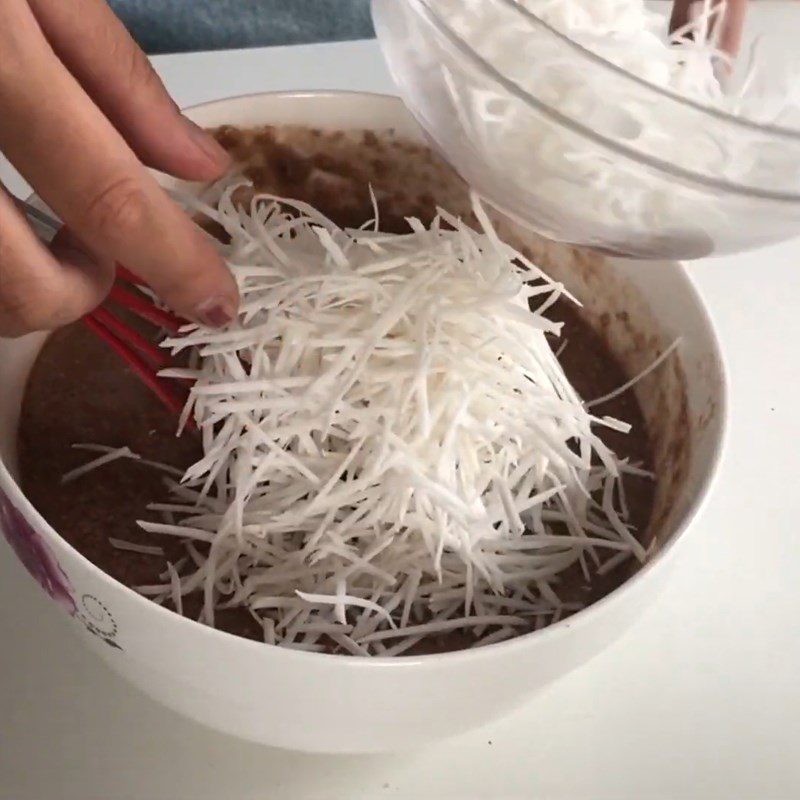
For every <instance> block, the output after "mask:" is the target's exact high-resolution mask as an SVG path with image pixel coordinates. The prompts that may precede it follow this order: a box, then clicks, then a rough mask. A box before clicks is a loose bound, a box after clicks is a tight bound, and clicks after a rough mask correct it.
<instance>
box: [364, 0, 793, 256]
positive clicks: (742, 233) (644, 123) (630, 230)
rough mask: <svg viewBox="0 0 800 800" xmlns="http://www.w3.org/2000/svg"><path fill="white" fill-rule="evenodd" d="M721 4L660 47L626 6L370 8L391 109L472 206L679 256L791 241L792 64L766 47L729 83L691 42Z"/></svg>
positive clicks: (722, 65) (636, 9)
mask: <svg viewBox="0 0 800 800" xmlns="http://www.w3.org/2000/svg"><path fill="white" fill-rule="evenodd" d="M663 5H664V6H665V7H666V4H663ZM695 5H697V6H700V7H701V8H702V7H703V4H702V3H699V4H695ZM723 6H724V4H717V3H715V2H711V0H708V2H706V3H705V12H704V13H705V14H706V15H707V17H708V19H706V20H705V21H704V22H703V24H698V26H697V29H696V30H693V31H684V36H683V38H682V40H681V41H679V42H678V43H677V45H675V46H673V45H671V44H670V43H669V41H668V39H667V19H666V15H665V14H662V13H659V14H656V13H655V12H653V10H652V8H653V6H647V5H646V4H645V3H643V2H641V0H636V2H631V3H615V2H605V0H603V2H598V3H585V2H582V0H575V1H574V2H564V3H549V4H548V3H541V2H537V0H524V2H517V1H516V0H478V2H460V0H436V1H435V2H434V1H433V0H410V2H407V3H395V2H392V0H374V2H373V4H372V8H373V16H374V19H375V25H376V29H377V32H378V38H379V40H380V42H381V47H382V49H383V52H384V55H385V56H386V60H387V62H388V64H389V67H390V70H391V72H392V75H393V77H394V79H395V82H396V83H397V85H398V87H399V89H400V92H401V94H402V96H403V99H404V100H405V102H406V103H407V105H408V107H409V108H410V109H411V111H412V112H413V114H414V115H415V117H416V118H417V119H418V120H419V122H420V123H421V125H422V127H423V128H424V129H425V131H426V133H427V135H428V136H429V137H430V140H431V141H432V142H433V143H434V144H435V146H436V147H437V149H438V150H439V152H440V153H441V154H442V155H443V156H444V157H445V158H446V159H448V161H449V162H450V163H451V164H452V165H453V166H454V167H455V168H456V169H457V170H458V172H459V173H460V174H461V175H463V176H464V178H465V179H466V180H467V181H468V182H469V183H470V184H471V185H472V186H473V187H474V188H475V189H476V190H477V191H479V192H480V193H481V195H482V196H483V197H485V198H486V199H487V200H488V201H489V202H491V203H492V204H493V205H494V206H496V207H497V208H499V209H502V210H503V211H504V212H506V213H507V214H509V215H511V216H513V217H514V218H515V219H517V220H518V221H520V222H521V223H524V224H525V225H526V226H527V227H530V228H531V229H532V230H534V231H536V232H537V233H539V234H541V235H543V236H546V237H548V238H550V239H553V240H556V241H561V242H568V243H572V244H579V245H586V246H590V247H593V248H596V249H598V250H602V251H605V252H609V253H613V254H618V255H623V256H629V257H635V258H680V259H691V258H698V257H703V256H709V255H712V254H725V253H733V252H739V251H742V250H746V249H749V248H753V247H757V246H760V245H765V244H769V243H774V242H778V241H782V240H784V239H788V238H792V237H793V236H795V235H797V232H798V230H800V98H798V96H797V92H796V86H797V85H798V84H797V80H796V76H797V71H798V70H797V63H796V62H795V61H794V59H795V56H794V54H792V53H791V52H789V51H788V50H787V48H785V47H782V46H781V42H780V41H777V42H775V43H773V42H772V40H771V39H770V38H769V37H767V39H766V40H765V41H763V42H762V43H761V44H762V46H761V47H760V48H759V49H758V50H757V51H755V56H754V58H752V59H751V58H750V53H749V51H745V52H744V53H743V55H742V56H741V58H740V59H739V61H740V63H739V64H738V65H737V68H736V70H735V71H734V73H733V75H728V66H727V63H726V62H724V61H723V60H722V59H719V58H716V59H715V58H714V57H713V55H712V50H711V48H710V47H709V46H705V45H701V44H700V43H699V40H703V39H704V38H705V36H706V34H707V33H708V26H709V25H711V24H713V22H714V15H718V14H719V13H720V9H721V8H722V7H723ZM717 21H718V20H717ZM718 27H719V26H718ZM783 33H784V34H785V31H783ZM798 33H800V28H799V29H798ZM690 34H691V36H690ZM788 39H789V37H787V40H788ZM770 50H771V51H772V52H770ZM788 62H793V63H788ZM753 64H755V66H756V67H758V69H756V70H751V69H748V68H749V67H751V66H753ZM719 76H722V78H723V83H724V84H725V85H726V86H727V87H728V90H727V91H723V89H722V88H721V84H720V80H719Z"/></svg>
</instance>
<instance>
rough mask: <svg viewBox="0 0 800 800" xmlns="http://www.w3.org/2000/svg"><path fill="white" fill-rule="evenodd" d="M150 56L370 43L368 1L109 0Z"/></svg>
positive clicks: (370, 24)
mask: <svg viewBox="0 0 800 800" xmlns="http://www.w3.org/2000/svg"><path fill="white" fill-rule="evenodd" d="M110 2H111V6H112V8H113V9H114V11H115V12H116V13H117V14H118V15H119V17H120V18H121V19H122V21H123V22H124V23H125V24H126V25H127V27H128V29H129V30H130V31H131V33H132V34H133V36H134V38H135V39H136V40H137V41H138V42H139V44H140V45H141V46H142V47H143V48H144V49H145V50H146V51H147V52H148V53H177V52H184V51H187V50H219V49H223V48H232V47H255V46H259V45H275V44H299V43H302V42H322V41H337V40H344V39H365V38H368V37H371V36H372V35H373V29H372V21H371V19H370V14H369V0H110Z"/></svg>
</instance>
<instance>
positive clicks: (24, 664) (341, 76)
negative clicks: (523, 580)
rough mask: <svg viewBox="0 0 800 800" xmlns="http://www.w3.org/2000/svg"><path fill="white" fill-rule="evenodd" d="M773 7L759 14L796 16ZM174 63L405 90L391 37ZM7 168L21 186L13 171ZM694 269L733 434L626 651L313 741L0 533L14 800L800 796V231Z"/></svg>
mask: <svg viewBox="0 0 800 800" xmlns="http://www.w3.org/2000/svg"><path fill="white" fill-rule="evenodd" d="M770 5H771V4H769V3H764V4H762V6H761V7H760V8H759V11H761V10H762V9H763V10H764V11H769V12H770V13H772V14H776V15H777V14H779V12H780V11H783V9H780V8H779V7H778V6H774V8H772V9H771V10H770V8H769V7H770ZM764 6H767V8H766V9H765V8H764ZM786 10H787V11H788V10H789V9H788V8H787V9H786ZM791 11H792V12H793V13H797V14H800V9H797V10H795V8H792V9H791ZM772 20H773V22H777V17H773V18H772ZM155 62H156V65H157V67H158V69H159V71H160V72H161V74H162V75H163V76H164V78H165V79H166V82H167V85H168V87H169V88H170V89H171V90H172V92H173V93H174V95H175V97H176V98H177V100H178V101H179V102H180V103H181V104H190V103H195V102H199V101H202V100H206V99H212V98H217V97H223V96H226V95H234V94H241V93H245V92H253V91H258V90H268V89H287V88H292V89H300V88H308V89H310V88H348V89H365V90H374V91H391V85H390V82H389V78H388V75H387V73H386V70H385V68H384V66H383V64H382V61H381V58H380V56H379V53H378V49H377V46H376V45H375V44H374V43H365V42H360V43H351V44H339V45H326V46H313V47H297V48H291V49H272V50H251V51H239V52H228V53H214V54H210V53H209V54H196V55H187V56H166V57H160V58H157V59H155ZM0 177H4V178H5V180H7V181H8V182H9V183H12V184H13V183H14V179H13V177H11V176H10V172H9V170H8V169H7V168H4V167H3V165H2V164H0ZM16 188H18V187H16ZM691 271H692V274H693V276H694V278H695V279H696V281H697V284H698V286H699V288H700V291H701V292H702V295H703V297H704V299H705V301H706V302H707V304H708V306H709V308H710V310H711V313H712V315H713V318H714V321H715V323H716V325H717V326H718V329H719V333H720V336H721V338H722V341H723V343H724V348H725V352H726V356H727V361H728V366H729V369H730V378H731V392H732V413H731V436H730V442H729V447H728V451H727V455H726V458H725V463H724V467H723V470H722V475H721V476H720V480H719V482H718V484H717V487H716V489H715V491H714V494H713V497H712V498H711V500H710V502H709V503H708V506H707V508H706V511H705V513H704V514H703V515H702V518H701V519H699V520H698V522H697V524H696V528H695V530H694V532H693V534H692V535H691V537H690V541H688V542H687V543H686V545H685V546H684V547H683V549H682V554H681V556H680V561H679V563H678V565H677V567H678V568H677V569H676V570H675V571H674V577H673V578H672V582H671V584H670V586H669V587H668V589H667V591H666V592H665V593H664V595H663V596H662V598H661V599H660V600H659V601H658V602H657V603H656V604H654V605H653V606H652V607H650V608H649V609H647V611H646V614H645V616H644V617H643V619H642V621H641V623H640V624H638V625H637V626H636V627H635V628H634V629H632V630H631V631H630V633H629V634H628V635H627V636H626V637H625V638H624V639H623V640H621V641H620V642H619V643H618V644H616V645H615V646H613V647H611V648H610V649H609V650H608V651H606V652H605V653H604V654H603V655H601V656H600V657H598V658H596V659H595V660H594V661H592V662H591V663H590V664H589V665H587V666H586V667H584V668H583V669H580V670H579V671H577V672H576V673H574V674H572V675H570V676H568V677H566V678H564V679H563V680H561V681H560V682H558V683H557V684H556V685H554V686H552V687H551V688H550V689H548V690H547V691H546V692H544V693H543V694H541V695H539V696H538V697H536V698H535V699H534V700H532V701H531V702H530V703H529V704H528V705H527V706H526V707H525V708H523V709H521V710H520V711H518V712H517V713H516V714H515V715H514V716H511V717H509V718H507V719H505V720H503V721H501V722H499V723H497V724H494V725H492V726H491V727H488V728H486V729H484V730H480V731H477V732H473V733H470V734H467V735H464V736H463V737H461V738H460V739H456V740H453V741H450V742H448V743H446V744H442V745H441V746H438V747H436V748H433V749H429V750H425V751H421V752H416V753H412V754H408V755H402V756H381V757H367V758H356V757H352V758H349V757H348V758H330V757H309V756H303V755H295V754H289V753H284V752H279V751H272V750H269V749H265V748H262V747H258V746H255V745H249V744H244V743H242V742H239V741H237V740H235V739H231V738H227V737H225V736H222V735H218V734H216V733H213V732H211V731H208V730H205V729H203V728H201V727H198V726H197V725H195V724H193V723H190V722H187V721H185V720H183V719H182V718H180V717H178V716H176V715H174V714H173V713H172V712H169V711H166V710H164V709H162V708H161V707H159V706H157V705H156V704H154V703H153V702H152V701H150V700H149V699H147V698H145V697H143V696H142V695H140V694H139V693H138V692H137V691H135V690H134V689H132V688H130V687H129V686H128V685H127V684H126V683H124V682H123V681H122V679H120V678H118V677H117V676H116V675H114V674H112V673H111V672H110V671H108V670H107V669H106V668H105V667H104V666H103V665H101V664H100V663H99V662H98V661H97V660H96V659H95V658H94V657H93V656H92V655H91V654H90V653H88V652H87V651H84V649H83V648H82V647H81V646H80V644H79V643H78V641H77V640H75V639H73V638H72V636H71V635H70V634H69V633H68V632H67V626H66V625H63V624H62V622H63V621H62V620H61V619H60V617H59V615H58V612H57V610H56V609H55V607H54V606H53V604H52V603H50V602H49V600H47V599H46V598H45V596H44V594H43V593H41V592H40V591H39V590H38V589H37V588H36V587H35V586H34V585H33V583H32V582H31V581H30V580H29V579H28V578H27V577H26V576H25V575H24V573H23V572H22V570H21V568H20V567H19V566H18V565H17V563H16V562H15V561H14V560H13V558H12V557H11V555H10V552H9V550H8V548H7V547H6V546H5V544H0V642H2V644H1V645H0V798H2V800H101V799H102V800H184V798H186V800H189V798H191V800H206V799H208V800H212V798H213V800H220V799H222V800H281V799H282V798H292V799H293V800H294V798H303V800H306V799H308V800H311V799H312V798H314V799H316V798H320V799H322V798H325V799H326V800H328V799H334V798H335V799H336V800H338V799H339V798H342V800H344V799H345V798H346V800H361V799H362V798H372V799H374V798H419V799H420V800H424V799H427V798H430V799H431V800H433V798H436V800H444V799H445V798H453V800H455V798H458V800H471V799H472V798H486V799H487V800H501V798H534V797H535V798H548V799H550V798H564V799H565V800H566V799H567V798H569V800H582V799H583V798H586V800H589V798H591V799H592V800H599V799H600V798H614V799H616V798H625V799H626V800H627V798H630V799H631V800H645V799H646V798H659V800H660V799H661V798H663V799H664V800H682V799H683V798H704V800H708V799H710V798H725V800H739V799H744V798H754V799H755V798H758V800H767V798H794V797H798V796H800V682H799V681H798V678H800V635H798V633H797V631H798V627H799V626H800V532H799V531H798V518H799V515H798V511H799V510H800V486H798V474H800V455H798V446H800V445H799V443H800V414H798V396H799V395H800V379H799V378H798V377H792V375H795V376H797V375H798V374H800V373H799V372H798V369H797V364H798V347H800V242H795V243H793V244H788V245H783V246H780V247H775V248H772V249H769V250H762V251H760V252H757V253H753V254H749V255H743V256H740V257H736V258H726V259H723V260H717V261H706V262H701V263H696V264H693V265H692V267H691Z"/></svg>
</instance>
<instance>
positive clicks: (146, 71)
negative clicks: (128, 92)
mask: <svg viewBox="0 0 800 800" xmlns="http://www.w3.org/2000/svg"><path fill="white" fill-rule="evenodd" d="M116 49H117V51H122V52H118V55H119V56H120V57H121V59H122V62H123V65H124V70H125V75H126V77H127V80H128V84H129V86H131V87H135V88H138V89H141V88H144V89H160V88H161V87H162V83H161V79H160V78H159V77H158V73H156V71H155V70H154V69H153V65H152V64H151V63H150V61H149V59H148V58H147V56H145V54H144V53H143V52H142V51H141V50H140V49H139V48H138V47H137V46H136V45H135V44H134V43H133V42H132V41H124V43H122V46H120V47H117V48H116Z"/></svg>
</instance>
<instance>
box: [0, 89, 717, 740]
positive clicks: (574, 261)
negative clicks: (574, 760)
mask: <svg viewBox="0 0 800 800" xmlns="http://www.w3.org/2000/svg"><path fill="white" fill-rule="evenodd" d="M190 113H191V116H192V117H193V118H194V119H195V120H196V121H198V122H199V123H201V124H204V125H217V124H222V123H230V124H235V125H249V124H258V123H267V122H269V123H277V124H280V123H297V124H307V125H311V126H316V127H326V128H327V127H330V128H345V129H363V128H368V129H373V130H384V129H389V128H394V129H395V130H396V131H398V132H399V133H400V134H402V135H404V136H407V137H409V138H411V139H414V140H417V141H421V134H420V132H419V130H418V128H417V126H416V124H415V123H414V121H413V120H412V118H411V117H410V115H409V114H408V113H407V112H406V111H405V109H404V107H403V106H402V104H401V103H400V102H399V101H398V100H396V99H395V98H390V97H383V96H375V95H364V94H347V93H342V94H320V93H302V94H267V95H257V96H252V97H244V98H236V99H232V100H224V101H220V102H216V103H211V104H208V105H204V106H199V107H197V108H194V109H192V110H191V112H190ZM431 190H432V191H433V193H434V195H435V194H436V187H431ZM501 230H502V233H503V235H505V236H507V237H511V238H515V237H517V238H519V242H518V244H520V245H523V246H526V247H527V248H528V249H529V250H530V251H531V252H532V253H533V255H534V256H535V257H537V258H538V259H539V260H540V262H542V263H543V265H544V266H546V267H547V269H548V270H549V271H550V272H551V274H553V275H555V276H557V277H558V278H560V279H562V280H564V282H565V283H566V284H567V285H568V287H569V288H570V289H571V290H572V291H574V292H575V293H576V294H578V296H580V297H582V298H584V299H585V300H586V301H587V306H586V311H587V314H588V316H589V318H590V319H591V320H593V321H594V323H595V324H597V325H598V326H602V327H603V328H604V330H605V332H606V335H607V337H608V340H609V342H610V344H611V345H612V347H613V348H614V349H615V350H616V351H617V353H618V354H619V355H620V357H621V358H622V359H623V360H624V361H625V363H626V365H627V367H628V369H629V370H631V371H633V370H638V369H641V368H642V367H643V366H645V365H646V364H647V363H648V362H649V361H650V360H651V359H652V357H653V355H654V353H655V351H656V349H657V348H659V347H663V346H664V343H665V342H668V341H670V340H672V339H673V338H674V337H675V336H676V335H680V336H682V337H683V346H682V349H681V353H680V359H679V361H678V360H674V361H673V362H672V363H670V364H669V365H668V366H665V367H664V368H663V369H660V370H659V371H658V374H657V375H654V376H653V377H651V378H648V379H646V380H645V381H643V382H642V383H641V384H640V386H639V395H640V398H641V402H642V404H643V408H644V410H645V415H646V417H647V419H648V424H649V425H650V426H651V429H652V433H653V435H654V439H655V449H656V465H657V469H658V470H659V472H660V474H661V475H662V476H663V479H662V480H661V481H660V484H659V489H658V498H657V509H656V512H655V524H656V526H657V530H656V537H657V541H658V543H659V547H658V549H657V552H656V555H655V557H654V558H653V559H652V561H651V562H650V563H649V564H648V565H647V566H645V567H644V568H643V569H642V570H640V571H639V572H638V573H637V574H636V575H635V576H634V577H632V578H631V579H629V580H628V581H627V582H626V583H625V584H623V586H622V587H621V588H619V589H618V590H616V591H615V592H613V593H611V594H610V595H608V596H607V597H605V598H604V599H603V600H601V601H600V602H598V603H596V604H594V605H592V606H591V607H589V608H588V609H587V610H585V611H582V612H580V613H578V614H576V615H575V616H573V617H571V618H569V619H566V620H564V621H562V622H560V623H558V624H556V625H553V626H551V627H550V628H547V629H545V630H542V631H539V632H536V633H530V634H527V635H524V636H520V637H519V638H516V639H513V640H511V641H507V642H503V643H500V644H495V645H491V646H488V647H485V648H481V649H477V650H473V651H462V652H455V653H446V654H442V655H429V656H421V657H407V658H405V657H404V658H398V659H396V660H389V659H380V658H375V659H360V658H355V657H348V656H330V655H321V654H317V653H304V652H296V651H291V650H285V649H280V648H277V647H271V646H267V645H264V644H259V643H257V642H253V641H249V640H246V639H240V638H237V637H234V636H231V635H228V634H226V633H221V632H218V631H215V630H212V629H209V628H206V627H203V626H201V625H199V624H197V623H195V622H192V621H190V620H188V619H184V618H182V617H179V616H177V615H176V614H173V613H172V612H170V611H168V610H166V609H164V608H161V607H159V606H157V605H154V604H152V603H151V602H149V601H148V600H146V599H144V598H143V597H140V596H139V595H138V594H136V593H135V592H133V591H131V590H130V589H128V588H126V587H124V586H123V585H121V584H120V583H118V582H116V581H115V580H112V579H111V578H110V577H108V576H107V575H105V574H104V573H103V572H101V571H100V570H99V569H97V568H96V567H95V566H93V565H92V564H91V563H89V562H88V561H87V560H86V559H85V558H83V557H82V556H81V555H80V554H78V553H77V552H76V551H75V550H74V549H72V547H71V546H70V545H68V544H67V543H66V542H65V541H64V540H63V539H62V538H61V537H60V536H59V535H58V533H57V531H55V530H53V529H52V528H51V527H50V526H49V525H48V524H47V523H46V522H45V521H44V520H43V519H42V517H41V516H40V515H39V514H38V513H37V512H36V510H35V509H34V508H33V507H32V506H31V505H30V503H29V502H28V501H27V500H26V498H25V497H24V495H23V494H22V492H21V491H20V489H19V487H18V485H17V483H16V482H15V473H16V427H17V422H18V417H19V410H20V402H21V398H22V393H23V388H24V385H25V381H26V377H27V375H28V372H29V369H30V367H31V364H32V362H33V360H34V359H35V357H36V354H37V352H38V350H39V348H40V347H41V345H42V343H43V341H44V339H45V336H44V335H39V334H37V335H32V336H28V337H26V338H23V339H19V340H14V341H11V340H0V386H2V387H3V389H2V396H0V527H2V529H3V531H4V533H5V534H6V536H7V538H8V539H9V540H10V542H11V544H12V546H13V548H14V550H15V551H16V553H17V554H18V555H19V557H20V560H21V561H22V562H23V564H24V565H25V566H26V567H27V569H28V571H29V572H30V573H31V574H32V575H33V577H34V578H36V579H37V580H38V581H39V583H40V584H41V585H42V586H43V588H45V589H46V590H47V591H48V593H49V594H50V596H51V597H52V598H53V599H54V601H56V602H58V603H60V605H61V606H62V607H63V608H64V609H65V611H66V612H67V613H66V614H65V615H64V620H65V624H67V623H68V624H70V625H73V626H75V627H76V628H77V629H78V630H79V631H80V633H81V635H82V637H83V639H84V641H85V642H86V644H87V645H88V646H89V647H91V648H92V649H93V650H95V652H97V654H98V655H99V656H100V657H102V658H103V659H104V660H105V661H107V662H108V663H109V664H110V665H111V666H112V667H113V668H114V669H115V670H116V671H117V672H119V673H120V674H121V675H124V676H125V677H126V678H127V679H128V680H130V681H131V682H132V683H133V684H135V685H136V686H138V687H139V688H140V689H141V690H142V691H143V692H145V693H146V694H147V695H149V696H150V697H152V698H154V699H156V700H158V701H159V702H161V703H163V704H164V705H166V706H169V707H170V708H173V709H175V710H176V711H179V712H180V713H182V714H185V715H186V716H188V717H191V718H193V719H195V720H197V721H199V722H201V723H204V724H206V725H208V726H210V727H212V728H215V729H217V730H220V731H225V732H228V733H230V734H233V735H236V736H239V737H243V738H246V739H250V740H254V741H257V742H262V743H265V744H269V745H275V746H279V747H285V748H292V749H298V750H306V751H317V752H337V753H353V752H376V751H390V750H395V749H401V748H408V747H417V746H420V745H424V744H426V743H428V742H431V741H433V740H436V739H440V738H444V737H447V736H450V735H453V734H457V733H459V732H461V731H464V730H466V729H469V728H471V727H474V726H478V725H481V724H482V723H485V722H488V721H489V720H491V719H493V718H495V717H498V716H500V715H502V714H505V713H506V712H508V711H510V710H511V709H513V708H514V707H516V706H518V705H520V704H521V703H522V702H524V701H525V700H526V698H528V697H529V696H530V695H531V694H533V693H534V692H536V690H538V689H540V688H542V687H543V686H545V685H546V684H547V683H549V682H550V681H552V680H554V679H556V678H558V677H559V676H561V675H564V674H566V673H568V672H569V671H570V670H572V669H574V668H575V667H578V666H579V665H581V664H583V663H584V662H586V661H588V660H589V659H590V658H591V657H592V656H594V655H595V654H596V653H598V652H599V651H601V650H602V649H603V648H605V647H607V646H608V644H609V643H611V642H612V641H614V639H616V638H617V637H618V636H619V635H620V634H621V633H622V632H623V631H624V630H625V629H626V628H627V627H628V626H629V625H630V624H631V622H632V621H633V620H634V619H635V618H636V617H638V616H639V614H640V613H641V612H642V610H643V609H644V608H645V607H646V605H647V603H648V602H649V601H650V600H651V599H652V598H653V597H654V596H655V594H656V593H657V592H658V591H659V588H660V587H661V586H662V585H663V583H664V581H665V579H666V577H667V574H668V566H669V564H670V562H671V561H672V559H673V555H674V553H675V551H676V549H677V548H676V547H675V545H676V544H677V541H678V540H679V539H683V538H684V533H685V531H686V529H687V526H688V525H689V523H690V522H691V520H692V519H693V517H694V516H695V514H696V512H697V510H698V509H699V507H700V505H701V504H702V502H703V500H704V498H705V496H706V494H707V492H708V489H709V485H710V483H711V479H712V477H713V475H714V473H715V472H716V469H717V462H718V458H719V454H720V446H721V441H722V437H723V430H724V427H725V381H724V375H723V372H722V366H721V361H720V352H719V348H718V346H717V341H716V339H715V335H714V332H713V330H712V328H711V324H710V322H709V319H708V317H707V315H706V313H705V310H704V308H703V306H702V303H701V301H700V299H699V297H698V296H697V294H696V292H695V291H694V289H693V287H692V285H691V283H690V281H689V279H688V278H687V276H686V274H685V273H684V271H683V269H682V268H681V267H680V266H679V265H677V264H674V263H652V262H648V263H635V262H630V261H628V262H621V263H614V262H610V261H605V260H603V259H601V258H599V257H595V256H589V255H586V254H579V253H576V252H574V251H572V250H570V249H568V248H565V247H561V246H555V245H550V244H546V243H543V242H542V241H534V240H532V239H531V238H530V234H522V233H520V232H518V231H515V230H514V229H512V228H511V227H510V226H506V225H504V226H502V228H501ZM6 644H7V645H8V644H9V643H6ZM10 644H12V646H13V643H10ZM598 689H600V687H598Z"/></svg>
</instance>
